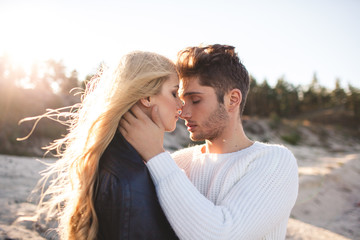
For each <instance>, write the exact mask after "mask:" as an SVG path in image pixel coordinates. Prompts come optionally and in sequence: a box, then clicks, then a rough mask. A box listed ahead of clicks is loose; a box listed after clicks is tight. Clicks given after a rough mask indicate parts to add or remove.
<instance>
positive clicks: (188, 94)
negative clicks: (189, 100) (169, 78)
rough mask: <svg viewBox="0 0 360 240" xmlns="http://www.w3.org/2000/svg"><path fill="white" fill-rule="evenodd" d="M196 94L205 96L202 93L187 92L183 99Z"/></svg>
mask: <svg viewBox="0 0 360 240" xmlns="http://www.w3.org/2000/svg"><path fill="white" fill-rule="evenodd" d="M195 94H203V93H202V92H186V93H185V94H183V95H182V97H186V96H190V95H195Z"/></svg>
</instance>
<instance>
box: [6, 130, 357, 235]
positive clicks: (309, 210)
mask: <svg viewBox="0 0 360 240" xmlns="http://www.w3.org/2000/svg"><path fill="white" fill-rule="evenodd" d="M184 137H186V136H184ZM270 137H272V138H274V139H275V140H276V138H275V137H274V136H270ZM173 138H174V134H173V135H170V136H168V139H170V143H169V142H168V143H167V146H168V148H169V149H172V148H178V147H179V146H180V145H183V144H184V143H181V144H180V145H179V143H178V142H177V143H174V144H177V145H176V146H173V147H172V145H171V139H173ZM277 141H279V139H277ZM334 141H335V142H334V143H331V145H330V147H328V148H323V147H319V146H316V145H312V144H311V142H310V143H308V144H307V145H300V146H296V147H294V146H287V147H289V148H290V150H291V151H292V152H293V153H294V155H295V156H296V158H297V160H298V165H299V175H300V190H299V197H298V200H297V203H296V205H295V207H294V209H293V211H292V214H291V219H290V221H289V225H288V232H287V239H293V240H308V239H360V144H359V143H357V144H353V145H352V146H346V147H344V143H342V144H343V145H338V144H336V139H335V140H334ZM340 148H341V149H340ZM42 161H44V162H45V163H49V162H53V161H54V159H45V160H44V159H42ZM44 168H45V165H44V163H41V162H40V161H38V160H36V158H28V157H16V156H8V155H0V189H1V190H0V240H5V239H51V237H50V236H53V234H52V235H51V234H50V235H47V237H46V238H45V237H44V236H45V231H46V229H45V228H44V226H41V225H39V224H36V223H35V222H34V221H33V219H31V218H29V216H31V215H32V214H33V213H34V212H35V209H36V207H35V205H34V202H33V201H32V200H29V199H28V196H29V194H30V192H31V191H32V189H33V188H34V187H35V185H36V182H37V181H38V179H39V178H40V174H39V172H40V171H41V170H43V169H44Z"/></svg>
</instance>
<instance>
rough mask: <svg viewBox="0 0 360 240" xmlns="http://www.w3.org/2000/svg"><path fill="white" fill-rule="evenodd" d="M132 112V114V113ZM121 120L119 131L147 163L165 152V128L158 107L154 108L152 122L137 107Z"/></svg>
mask: <svg viewBox="0 0 360 240" xmlns="http://www.w3.org/2000/svg"><path fill="white" fill-rule="evenodd" d="M130 111H131V112H130ZM130 111H128V112H127V113H125V114H124V115H123V117H122V118H121V120H120V124H119V130H120V132H121V134H122V135H123V136H124V137H125V139H126V140H127V141H128V142H129V143H130V144H131V145H132V146H133V147H134V148H135V149H136V151H138V152H139V154H140V155H141V156H142V157H143V158H144V160H145V162H147V161H149V160H150V159H151V158H152V157H154V156H156V155H158V154H159V153H162V152H164V148H163V143H164V132H165V130H164V126H163V124H162V122H161V119H160V116H159V112H158V106H156V105H155V106H153V108H152V111H151V117H152V120H151V119H150V118H149V117H148V116H147V115H146V114H145V113H144V112H143V111H142V110H141V109H140V108H139V107H138V106H136V105H134V106H133V107H132V108H131V109H130Z"/></svg>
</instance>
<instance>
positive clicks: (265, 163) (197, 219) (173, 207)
mask: <svg viewBox="0 0 360 240" xmlns="http://www.w3.org/2000/svg"><path fill="white" fill-rule="evenodd" d="M201 147H202V146H195V147H191V148H187V149H183V150H181V151H178V152H176V153H174V154H173V155H172V157H173V159H174V160H175V161H174V160H173V159H172V157H171V155H170V154H169V153H161V154H159V155H157V156H155V157H154V158H152V159H150V161H149V162H148V163H147V166H148V168H149V170H150V173H151V176H152V178H153V181H154V184H155V186H156V190H157V194H158V197H159V201H160V204H161V206H162V208H163V210H164V212H165V214H166V216H167V218H168V220H169V222H170V224H171V225H172V227H173V229H174V230H175V232H176V234H177V235H178V237H179V238H180V239H196V240H199V239H206V240H211V239H221V240H225V239H236V240H238V239H246V240H249V239H285V236H286V226H287V222H288V219H289V216H290V212H291V209H292V207H293V206H294V204H295V200H296V197H297V193H298V169H297V163H296V159H295V158H294V156H293V154H292V153H291V152H290V151H289V150H288V149H286V148H285V147H282V146H279V145H269V144H264V143H260V142H255V143H254V144H253V145H252V146H250V147H248V148H246V149H244V150H241V151H238V152H234V153H226V154H203V153H201ZM175 162H176V163H175Z"/></svg>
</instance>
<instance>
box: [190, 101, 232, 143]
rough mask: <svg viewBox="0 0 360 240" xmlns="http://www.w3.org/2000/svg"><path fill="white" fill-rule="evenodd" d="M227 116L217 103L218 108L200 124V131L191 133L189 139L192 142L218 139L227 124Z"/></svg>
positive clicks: (222, 105)
mask: <svg viewBox="0 0 360 240" xmlns="http://www.w3.org/2000/svg"><path fill="white" fill-rule="evenodd" d="M228 119H229V116H228V114H227V111H226V109H225V107H224V104H221V103H219V105H218V108H217V109H215V110H214V111H213V112H212V113H210V116H209V117H208V119H207V120H205V122H203V123H201V129H199V130H200V131H199V132H197V133H195V134H194V133H191V134H190V138H191V140H193V141H204V140H210V141H211V140H214V139H216V138H218V137H219V136H220V135H221V134H222V133H223V132H224V129H225V127H226V124H227V122H228V121H227V120H228Z"/></svg>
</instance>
